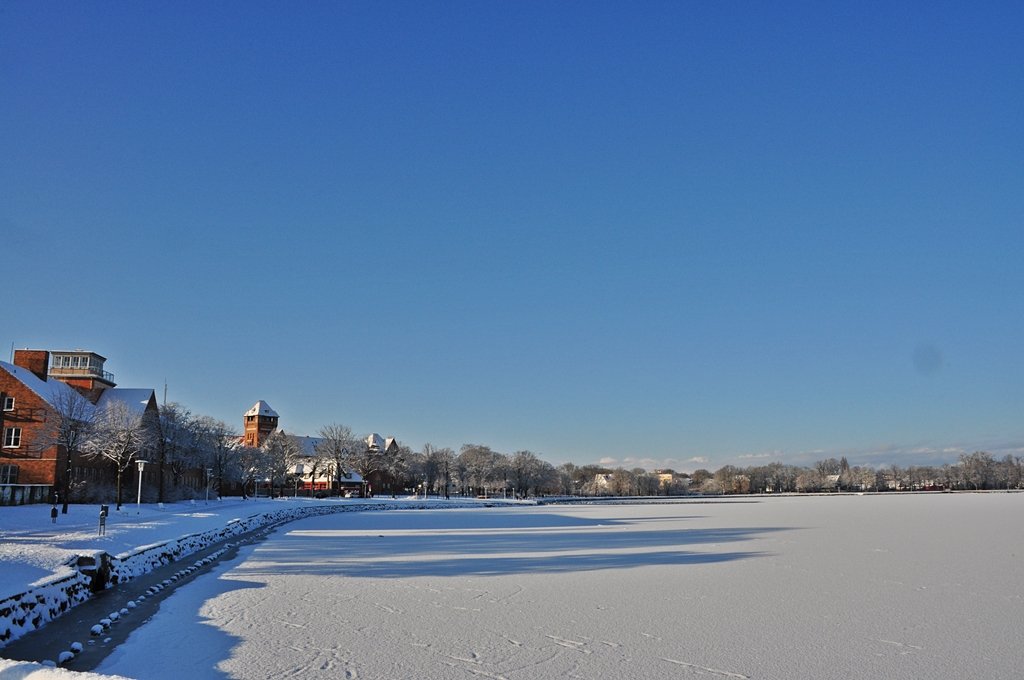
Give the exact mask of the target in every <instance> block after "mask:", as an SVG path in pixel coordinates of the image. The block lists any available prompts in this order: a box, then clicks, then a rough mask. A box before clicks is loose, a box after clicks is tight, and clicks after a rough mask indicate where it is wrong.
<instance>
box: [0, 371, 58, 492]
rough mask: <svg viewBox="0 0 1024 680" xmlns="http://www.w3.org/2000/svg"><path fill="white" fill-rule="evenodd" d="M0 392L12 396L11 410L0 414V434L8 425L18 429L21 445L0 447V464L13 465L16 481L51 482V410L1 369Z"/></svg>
mask: <svg viewBox="0 0 1024 680" xmlns="http://www.w3.org/2000/svg"><path fill="white" fill-rule="evenodd" d="M23 368H29V367H28V366H23ZM0 392H3V394H4V395H5V396H8V397H14V410H13V411H4V412H2V413H0V418H2V419H3V424H2V426H0V437H2V436H3V430H5V429H6V428H8V427H20V428H21V446H19V447H18V448H15V449H5V448H2V447H0V465H11V464H13V465H17V466H18V483H19V484H54V483H55V481H56V470H57V466H56V459H57V447H56V446H54V445H53V444H52V440H53V437H52V431H51V427H50V426H51V425H52V424H53V417H54V416H53V413H52V410H51V409H50V408H49V406H48V405H47V403H46V402H45V401H43V399H42V397H40V396H39V395H37V394H36V393H35V392H33V391H32V390H30V389H28V388H27V387H25V386H24V385H23V384H22V383H21V381H20V380H18V379H16V378H15V377H14V376H12V375H11V374H10V373H8V372H7V371H5V370H3V369H2V368H0ZM2 443H3V442H2V440H0V444H2Z"/></svg>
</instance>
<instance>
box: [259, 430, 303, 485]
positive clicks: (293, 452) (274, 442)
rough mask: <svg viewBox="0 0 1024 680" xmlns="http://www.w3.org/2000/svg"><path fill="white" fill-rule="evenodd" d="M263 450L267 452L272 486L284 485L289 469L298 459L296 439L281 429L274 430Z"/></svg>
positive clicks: (298, 452) (298, 451)
mask: <svg viewBox="0 0 1024 680" xmlns="http://www.w3.org/2000/svg"><path fill="white" fill-rule="evenodd" d="M262 448H263V451H264V452H265V453H266V454H267V468H268V472H269V473H270V474H269V477H270V484H271V487H273V486H274V484H277V485H278V486H279V487H280V486H283V485H284V482H285V479H286V478H287V476H288V471H289V470H290V469H291V468H292V466H294V465H295V462H296V461H297V460H298V457H299V454H300V453H301V451H300V450H299V447H298V445H297V444H296V443H295V440H294V439H292V438H291V437H290V436H289V435H287V434H285V433H284V432H282V431H281V430H274V431H273V432H272V433H271V434H270V436H269V437H267V440H266V441H265V442H263V447H262Z"/></svg>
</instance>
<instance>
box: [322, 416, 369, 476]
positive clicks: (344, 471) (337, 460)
mask: <svg viewBox="0 0 1024 680" xmlns="http://www.w3.org/2000/svg"><path fill="white" fill-rule="evenodd" d="M318 435H319V437H320V443H319V444H317V446H316V451H317V453H318V454H319V455H321V456H323V457H324V458H325V459H326V460H328V461H330V465H331V467H332V468H333V471H334V481H335V482H336V483H337V485H338V488H339V489H340V488H341V480H342V478H343V477H345V478H347V477H349V476H350V473H349V471H350V470H352V469H354V468H355V467H356V466H355V464H354V462H355V460H354V458H355V457H354V453H355V452H356V451H358V450H360V448H361V447H362V446H363V443H362V442H359V441H357V440H356V438H355V436H354V435H353V434H352V429H351V428H350V427H348V426H347V425H338V424H337V423H332V424H331V425H325V426H324V427H321V428H320V432H319V433H318ZM363 479H365V477H364V478H363Z"/></svg>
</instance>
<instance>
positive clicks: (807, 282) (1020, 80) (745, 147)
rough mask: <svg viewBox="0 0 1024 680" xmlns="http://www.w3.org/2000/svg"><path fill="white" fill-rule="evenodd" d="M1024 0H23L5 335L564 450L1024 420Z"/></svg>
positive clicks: (242, 399)
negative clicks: (985, 0)
mask: <svg viewBox="0 0 1024 680" xmlns="http://www.w3.org/2000/svg"><path fill="white" fill-rule="evenodd" d="M1022 29H1024V5H1021V4H1020V3H998V2H994V3H986V4H984V5H983V6H976V5H974V4H972V3H966V2H964V3H952V2H949V3H946V2H943V3H892V2H886V3H865V2H856V3H817V2H806V3H805V2H793V3H748V2H666V3H600V2H558V3H554V2H550V3H542V2H439V3H420V2H389V3H380V2H326V3H312V2H309V3H269V2H256V3H231V2H223V3H205V2H180V3H165V2H152V3H127V2H104V3H94V2H67V3H52V2H41V3H34V2H4V3H2V4H0V46H2V47H0V98H2V100H3V102H4V104H3V106H0V233H2V234H3V236H2V241H0V248H2V258H0V259H2V269H0V278H2V280H3V282H4V291H5V295H4V304H3V310H4V313H3V316H2V321H0V343H2V346H3V348H4V351H3V354H4V359H7V358H8V352H9V348H10V347H11V345H12V344H13V345H14V346H15V347H34V348H35V347H38V348H49V349H64V348H74V347H82V348H88V349H92V350H94V351H97V352H99V353H101V354H103V355H105V356H107V357H108V362H107V368H108V369H109V370H111V371H113V372H114V373H115V376H116V379H117V381H118V383H119V384H121V385H123V386H129V387H139V386H152V387H154V388H156V389H157V390H158V393H162V391H163V384H164V381H165V380H166V381H167V384H168V394H169V398H170V399H171V400H175V401H179V402H182V403H184V404H186V405H187V406H189V407H190V408H192V409H193V410H194V411H196V412H199V413H204V414H209V415H213V416H216V417H218V418H222V419H224V420H226V421H228V422H232V423H237V424H240V422H241V414H242V413H244V412H245V410H246V409H248V407H249V406H250V405H252V403H254V402H255V401H256V400H257V399H264V400H266V401H268V402H269V403H270V404H271V405H272V406H273V407H274V408H275V409H276V410H277V411H278V412H279V413H280V414H281V417H282V426H283V427H284V428H285V429H286V430H288V431H292V432H296V433H299V434H315V432H316V431H317V430H318V429H319V428H320V427H321V426H322V425H326V424H329V423H334V422H338V423H343V424H347V425H349V426H351V427H352V428H353V429H354V430H355V431H356V432H371V431H377V432H380V433H382V434H385V435H395V436H397V437H398V438H399V440H401V441H403V442H406V443H408V444H409V445H410V446H412V447H413V448H419V447H420V446H421V445H422V444H423V443H425V442H430V443H433V444H434V445H437V446H451V447H453V448H456V449H457V448H458V447H459V446H460V445H462V444H464V443H468V442H473V443H482V444H488V445H490V446H492V447H493V448H495V449H497V450H500V451H504V452H512V451H515V450H518V449H530V450H533V451H535V452H537V453H538V454H539V455H541V456H542V457H544V458H545V459H547V460H549V461H551V462H553V463H556V464H557V463H561V462H564V461H573V462H576V463H577V464H584V463H591V462H598V461H604V462H606V463H607V464H611V465H619V464H622V465H626V466H630V467H632V466H634V465H641V466H645V467H669V466H670V467H675V468H677V469H680V470H692V469H694V468H696V467H709V468H711V469H716V468H718V467H720V466H721V465H724V464H727V463H733V464H740V465H744V464H751V463H757V462H770V461H775V460H780V461H783V462H795V463H802V462H809V461H813V460H816V459H818V458H822V457H826V456H839V455H846V456H847V457H848V458H849V459H850V461H851V462H866V463H873V464H883V463H898V464H903V465H905V464H911V463H921V462H928V461H935V462H946V461H950V460H955V458H956V455H957V454H958V453H959V452H961V451H967V452H970V451H973V450H976V449H986V450H989V451H992V452H994V453H996V454H999V455H1002V454H1005V453H1014V454H1016V455H1021V454H1024V418H1022V415H1024V408H1022V407H1024V361H1022V356H1021V347H1022V343H1021V339H1022V336H1024V294H1022V293H1024V262H1022V254H1024V222H1022V216H1024V163H1022V160H1021V159H1022V158H1024V131H1022V126H1021V121H1024V43H1022V41H1021V40H1020V35H1021V32H1022Z"/></svg>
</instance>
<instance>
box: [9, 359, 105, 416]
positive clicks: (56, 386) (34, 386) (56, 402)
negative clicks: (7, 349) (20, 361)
mask: <svg viewBox="0 0 1024 680" xmlns="http://www.w3.org/2000/svg"><path fill="white" fill-rule="evenodd" d="M0 368H2V369H4V370H5V371H7V372H8V373H10V374H11V375H12V376H14V378H15V379H16V380H18V381H19V382H20V383H21V384H22V385H24V386H25V387H27V388H29V389H30V390H32V391H33V392H35V393H36V394H38V395H39V396H40V397H41V398H42V399H43V401H45V402H46V403H47V404H49V405H50V406H54V407H60V406H63V405H65V404H71V403H75V402H76V401H78V400H79V399H80V400H82V401H84V402H85V403H86V404H88V407H87V408H86V411H89V410H91V409H92V408H93V405H92V403H90V402H89V400H88V399H86V398H85V397H83V396H82V395H81V394H79V393H78V392H77V391H76V390H75V389H74V388H73V387H71V386H69V385H67V384H66V383H62V382H61V381H59V380H40V379H39V376H37V375H36V374H35V373H33V372H32V371H30V370H28V369H27V368H22V367H21V366H15V365H14V364H9V363H7V362H5V361H0Z"/></svg>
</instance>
